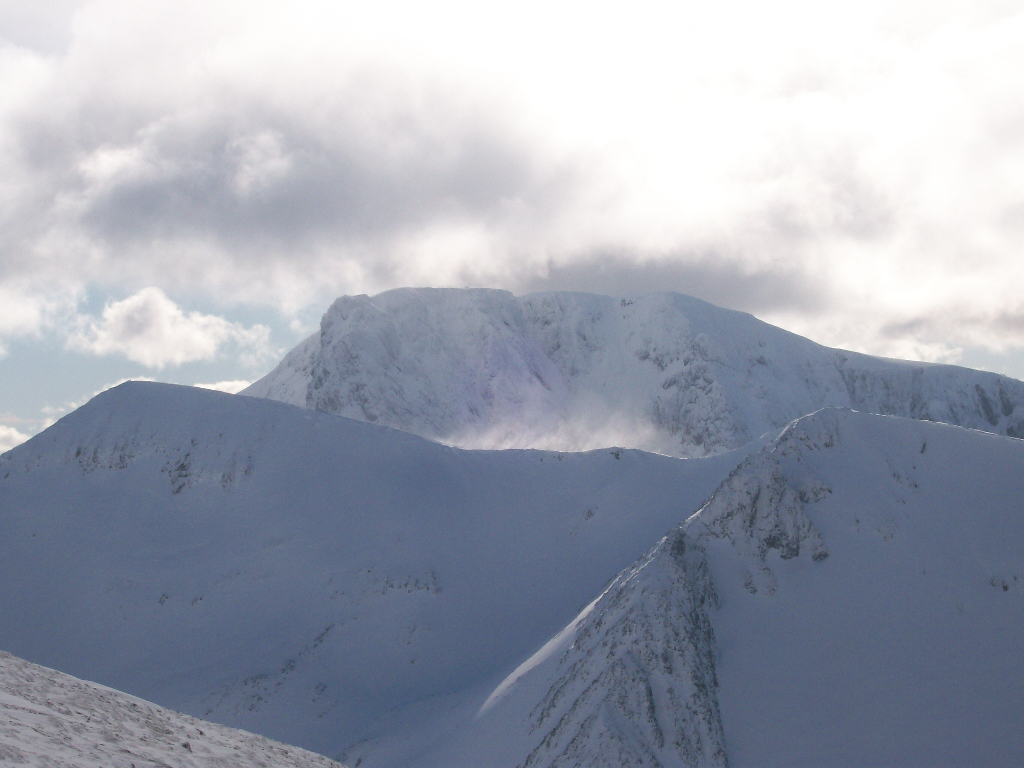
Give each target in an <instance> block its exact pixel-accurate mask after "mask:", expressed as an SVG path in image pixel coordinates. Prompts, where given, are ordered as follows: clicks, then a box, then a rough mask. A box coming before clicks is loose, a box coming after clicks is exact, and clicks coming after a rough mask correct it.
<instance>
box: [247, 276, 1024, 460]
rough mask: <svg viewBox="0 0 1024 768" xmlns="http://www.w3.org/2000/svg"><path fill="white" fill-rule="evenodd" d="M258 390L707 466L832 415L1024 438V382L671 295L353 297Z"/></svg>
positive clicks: (429, 431) (446, 434) (500, 444)
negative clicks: (854, 344)
mask: <svg viewBox="0 0 1024 768" xmlns="http://www.w3.org/2000/svg"><path fill="white" fill-rule="evenodd" d="M243 393H244V394H248V395H251V396H255V397H266V398H270V399H277V400H281V401H283V402H288V403H291V404H293V405H298V406H300V407H305V408H310V409H313V410H320V411H324V412H327V413H336V414H339V415H345V416H348V417H350V418H355V419H359V420H363V421H371V422H374V423H380V424H385V425H387V426H393V427H395V428H398V429H402V430H404V431H408V432H413V433H415V434H420V435H423V436H425V437H429V438H431V439H435V440H438V441H440V442H445V443H448V444H452V445H459V446H463V447H469V448H507V447H536V448H542V449H552V450H580V449H588V448H591V449H592V448H598V447H604V446H607V445H613V444H614V445H624V446H626V447H632V448H640V449H643V450H648V451H654V452H658V453H665V454H668V455H674V456H683V457H696V456H704V455H713V454H715V453H721V452H724V451H726V450H730V449H733V448H737V447H739V446H741V445H743V444H745V443H746V442H748V441H750V440H751V439H754V438H757V437H758V436H760V435H762V434H764V433H766V432H771V431H773V430H778V429H781V428H782V427H784V426H785V425H786V424H787V423H788V422H789V421H791V420H792V419H795V418H798V417H800V416H803V415H805V414H807V413H810V412H812V411H815V410H818V409H819V408H822V407H852V408H855V409H857V410H864V411H869V412H872V413H880V414H883V415H897V416H905V417H908V418H915V419H922V420H930V421H942V422H947V423H952V424H955V425H958V426H966V427H969V428H973V429H981V430H984V431H990V432H994V433H997V434H1006V435H1010V436H1014V435H1017V436H1024V382H1019V381H1016V380H1014V379H1010V378H1008V377H1005V376H1000V375H998V374H992V373H986V372H981V371H972V370H971V369H967V368H960V367H958V366H948V365H939V364H927V363H911V362H907V361H897V360H887V359H883V358H875V357H870V356H867V355H861V354H858V353H853V352H846V351H843V350H835V349H829V348H827V347H822V346H820V345H818V344H816V343H814V342H812V341H809V340H808V339H804V338H802V337H800V336H797V335H795V334H792V333H789V332H788V331H784V330H782V329H780V328H775V327H773V326H771V325H768V324H767V323H763V322H761V321H759V320H757V319H756V318H754V317H753V316H752V315H748V314H745V313H741V312H735V311H733V310H725V309H721V308H719V307H715V306H714V305H711V304H708V303H706V302H703V301H700V300H699V299H694V298H692V297H688V296H684V295H682V294H671V293H664V294H647V295H644V296H638V297H632V298H626V297H609V296H598V295H593V294H585V293H570V292H562V293H557V292H556V293H541V294H529V295H527V296H523V297H519V298H517V297H515V296H513V295H512V294H511V293H509V292H507V291H496V290H489V289H396V290H394V291H388V292H385V293H382V294H379V295H377V296H374V297H369V296H345V297H341V298H339V299H337V300H336V301H335V302H334V303H333V304H332V305H331V307H330V308H329V309H328V310H327V312H326V313H325V314H324V317H323V320H322V321H321V328H320V331H319V333H317V334H313V335H312V336H310V337H309V338H308V339H306V340H305V341H303V342H302V343H301V344H299V345H298V346H297V347H296V348H295V349H294V350H292V351H291V352H290V353H288V355H286V356H285V358H284V360H282V362H281V363H280V364H279V365H278V367H277V368H275V369H274V371H272V372H271V373H269V374H268V375H267V376H265V377H263V378H262V379H260V380H259V381H257V382H255V383H254V384H252V385H251V386H250V387H249V388H247V389H246V390H244V392H243Z"/></svg>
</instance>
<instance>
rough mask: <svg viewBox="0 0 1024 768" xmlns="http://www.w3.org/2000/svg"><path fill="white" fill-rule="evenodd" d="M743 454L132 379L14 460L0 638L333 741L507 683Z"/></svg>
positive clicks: (66, 662)
mask: <svg viewBox="0 0 1024 768" xmlns="http://www.w3.org/2000/svg"><path fill="white" fill-rule="evenodd" d="M743 455H745V453H743V452H737V453H734V454H729V455H724V456H719V457H714V458H711V459H701V460H693V461H682V460H679V459H673V458H669V457H664V456H657V455H652V454H644V453H641V452H638V451H632V450H621V449H610V448H606V449H604V450H601V451H595V452H591V453H584V454H560V453H552V452H539V451H497V452H496V451H464V450H458V449H454V448H450V447H447V446H444V445H440V444H438V443H435V442H431V441H428V440H425V439H423V438H420V437H417V436H415V435H410V434H407V433H404V432H399V431H396V430H391V429H386V428H384V427H379V426H375V425H372V424H365V423H361V422H357V421H353V420H350V419H344V418H339V417H336V416H332V415H327V414H321V413H316V412H313V411H309V410H304V409H300V408H295V407H293V406H289V405H284V404H281V403H277V402H273V401H270V400H263V399H257V398H250V397H239V396H234V395H226V394H222V393H218V392H211V391H206V390H199V389H193V388H189V387H176V386H172V385H166V384H154V383H144V382H136V383H128V384H124V385H121V386H120V387H117V388H115V389H112V390H109V391H107V392H105V393H103V394H101V395H99V396H98V397H96V398H95V399H93V400H92V401H90V402H89V403H88V404H86V405H85V406H83V407H82V408H80V409H79V410H77V411H75V412H74V413H72V414H70V415H68V416H66V417H65V418H63V419H62V420H61V421H59V422H58V423H57V424H55V425H54V426H52V427H50V428H49V429H48V430H46V431H45V432H43V433H41V434H40V435H37V436H36V437H34V438H33V439H31V440H30V441H28V442H27V443H24V444H23V445H21V446H19V447H17V448H15V449H14V450H12V451H10V452H9V453H7V454H4V456H3V457H0V617H3V618H2V620H0V648H2V649H4V650H6V651H9V652H12V653H15V654H17V655H18V656H21V657H24V658H27V659H29V660H30V661H33V662H37V663H42V664H45V665H47V666H49V667H53V668H55V669H60V670H62V671H64V672H67V673H70V674H74V675H76V676H78V677H82V678H86V679H90V680H95V681H98V682H100V683H103V684H104V685H109V686H111V687H113V688H116V689H118V690H123V691H127V692H129V693H131V694H134V695H138V696H142V697H143V698H146V699H148V700H150V701H154V702H156V703H158V704H161V705H163V706H168V707H171V708H174V709H177V710H180V711H183V712H187V713H190V714H193V715H196V716H200V717H205V718H208V719H211V720H215V721H217V722H222V723H225V724H228V725H232V726H236V727H242V728H245V729H246V730H250V731H254V732H258V733H262V734H264V735H267V736H270V737H272V738H277V739H280V740H282V741H286V742H288V743H293V744H297V745H299V746H302V747H306V748H310V749H314V750H316V751H318V752H321V753H324V754H328V755H330V756H336V755H337V754H338V753H339V751H340V750H342V749H344V748H347V747H350V746H351V745H353V744H354V743H356V742H359V741H361V740H364V739H371V738H378V737H380V736H382V735H383V734H384V733H385V731H388V732H390V731H391V730H392V729H394V730H395V731H396V732H397V731H398V730H400V728H399V726H401V727H403V728H404V727H407V726H408V723H409V722H411V721H412V719H415V717H419V716H420V715H419V714H416V713H417V712H420V710H419V709H416V707H417V706H419V707H420V709H423V708H424V707H426V708H427V709H430V708H431V707H441V708H446V707H457V706H459V704H460V702H462V701H463V700H464V699H465V697H466V696H469V697H470V699H471V698H472V696H473V695H475V693H471V694H466V693H464V692H465V691H473V690H476V689H477V688H479V689H480V690H483V688H486V687H487V686H488V685H493V684H494V683H495V682H496V680H500V678H501V677H502V676H504V675H505V674H506V673H507V668H508V665H509V664H510V663H512V662H514V661H515V660H517V659H520V658H524V657H525V656H528V655H529V654H530V653H532V652H533V650H534V649H535V648H536V647H537V646H538V645H539V644H540V643H542V642H543V641H544V639H545V638H546V637H547V636H549V635H550V634H551V633H553V632H554V631H556V630H557V629H558V628H559V627H561V626H563V625H564V624H566V623H567V622H568V621H570V620H571V619H572V617H573V616H574V615H575V614H576V613H577V612H578V610H579V608H580V607H581V606H582V605H583V604H584V603H585V602H587V601H588V600H590V599H591V597H592V595H593V594H594V593H596V592H598V591H599V590H600V589H601V588H602V586H603V585H605V584H606V582H607V581H608V579H609V578H611V577H612V576H614V574H615V573H617V572H618V571H619V570H621V569H622V568H623V567H625V566H627V565H628V564H629V563H630V562H632V561H633V560H635V559H636V558H637V557H638V556H640V555H641V554H642V553H643V552H644V551H645V550H646V549H647V548H648V547H649V546H650V544H651V542H652V541H655V540H657V539H658V538H659V537H660V536H661V535H663V533H664V532H665V531H666V530H668V529H669V528H670V527H672V526H673V525H675V524H677V523H678V522H679V521H680V520H681V519H683V517H685V515H686V514H687V513H688V512H689V511H691V510H692V509H693V508H695V507H696V506H697V505H698V504H699V503H700V501H701V500H702V499H703V498H705V497H706V496H707V495H708V494H709V493H710V492H711V491H712V490H713V489H714V488H715V487H716V486H717V485H718V484H719V483H720V482H721V480H722V479H723V478H724V477H726V476H727V475H728V473H729V472H730V471H731V470H732V468H733V467H734V466H735V465H736V464H737V463H738V462H739V461H740V460H741V459H742V457H743ZM417 702H419V703H420V704H417ZM431 711H432V710H431ZM396 713H397V714H396ZM395 718H398V720H395ZM355 762H356V761H355V760H353V761H352V763H353V764H354V763H355Z"/></svg>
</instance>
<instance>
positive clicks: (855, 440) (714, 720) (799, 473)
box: [369, 410, 1024, 768]
mask: <svg viewBox="0 0 1024 768" xmlns="http://www.w3.org/2000/svg"><path fill="white" fill-rule="evenodd" d="M1022 500H1024V441H1020V440H1014V439H1009V438H1000V437H994V436H991V435H986V434H982V433H978V432H972V431H967V430H963V429H958V428H954V427H948V426H944V425H934V424H923V423H920V422H916V423H915V422H912V421H908V420H903V419H895V418H886V417H880V416H872V415H866V414H858V413H854V412H850V411H836V410H826V411H821V412H819V413H816V414H814V415H812V416H808V417H806V418H804V419H801V420H799V421H797V422H796V423H794V424H793V425H791V426H790V427H788V428H787V429H786V430H785V432H784V433H783V434H782V435H781V436H780V437H779V438H778V439H777V440H775V441H773V442H772V443H771V444H769V445H768V446H766V447H765V448H764V449H763V450H761V451H759V452H758V453H756V454H753V455H752V456H750V457H749V458H748V459H747V460H745V461H744V462H743V463H742V464H741V465H740V466H739V467H738V468H737V469H736V471H735V472H733V473H732V474H731V475H730V477H729V478H728V479H727V480H726V481H725V482H723V484H722V486H721V487H720V488H719V489H718V490H717V491H716V492H715V494H714V495H713V496H712V497H711V498H710V499H709V500H708V502H707V503H706V504H704V505H703V506H702V507H701V509H700V510H699V511H698V512H697V513H696V514H694V515H693V516H692V517H690V518H689V519H688V520H687V521H686V522H685V523H684V524H683V525H682V526H681V527H679V528H677V529H675V530H673V531H672V532H671V533H670V534H669V535H668V536H667V537H665V538H664V539H663V540H662V541H661V542H660V543H659V544H657V545H656V546H655V547H654V548H653V549H652V550H651V551H649V552H648V553H647V554H646V555H645V556H644V557H642V558H640V559H639V560H638V561H637V563H636V564H634V565H633V566H631V567H630V568H627V569H626V570H624V571H623V572H622V573H620V575H619V576H618V578H617V579H616V580H615V581H614V582H613V583H612V584H611V586H610V587H608V588H607V590H605V591H604V592H603V593H602V594H601V596H600V597H599V599H597V600H595V602H594V603H593V604H591V605H590V606H588V607H587V608H586V609H585V610H584V611H583V612H582V613H581V614H580V616H578V617H577V618H576V619H575V620H574V621H573V622H572V623H570V624H569V625H568V626H567V627H566V628H565V629H564V630H563V631H562V632H561V633H559V634H558V635H557V636H556V637H555V638H554V639H553V640H551V641H550V642H549V643H547V644H546V645H545V646H544V647H543V648H542V649H541V650H540V651H538V652H537V653H536V654H535V655H534V656H533V657H531V658H529V659H528V660H527V661H525V662H524V663H523V664H522V665H520V667H519V668H518V669H517V670H516V671H515V672H513V673H512V674H511V675H510V676H509V677H508V678H507V679H506V680H505V681H504V682H502V683H501V685H499V686H497V688H496V689H495V690H493V691H492V692H491V693H490V695H489V696H486V694H483V695H481V696H480V697H478V700H479V701H481V702H482V706H481V707H480V709H479V711H478V714H477V715H476V717H467V718H466V719H465V720H464V721H463V722H462V723H461V725H460V728H459V729H456V730H455V733H456V734H457V735H456V736H455V737H454V738H452V739H450V740H449V741H447V742H446V743H443V744H440V745H435V746H434V747H433V748H432V749H430V750H427V751H425V752H423V753H421V754H420V755H419V756H418V757H417V758H416V759H414V760H411V761H409V764H410V765H414V766H424V767H425V766H437V767H439V766H448V767H449V768H453V767H457V766H466V767H467V768H468V766H475V767H477V768H483V767H484V766H511V765H517V766H523V768H526V767H530V768H555V767H556V766H559V767H560V766H575V765H588V766H591V765H592V766H609V767H610V766H640V765H644V766H664V767H665V768H669V766H672V767H673V768H676V767H682V766H687V767H694V766H725V765H727V764H728V765H730V766H732V767H733V768H742V767H743V766H751V767H752V768H753V767H754V766H761V767H768V768H770V767H771V766H851V767H854V766H865V765H899V766H929V767H932V766H978V765H993V766H994V765H1000V766H1003V765H1005V766H1009V765H1021V764H1022V763H1024V730H1022V729H1021V728H1020V724H1021V723H1022V722H1024V696H1021V691H1024V633H1021V631H1020V628H1021V627H1022V626H1024V556H1022V553H1024V501H1022ZM369 764H371V765H373V763H372V762H371V763H369Z"/></svg>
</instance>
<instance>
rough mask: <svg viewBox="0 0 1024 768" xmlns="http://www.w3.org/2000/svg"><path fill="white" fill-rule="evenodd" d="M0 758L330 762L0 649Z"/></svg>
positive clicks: (116, 763) (101, 764)
mask: <svg viewBox="0 0 1024 768" xmlns="http://www.w3.org/2000/svg"><path fill="white" fill-rule="evenodd" d="M0 764H3V765H27V766H48V768H129V766H136V767H137V768H144V766H169V765H173V766H180V768H199V767H200V766H202V767H203V768H206V766H221V767H222V768H257V766H259V768H268V767H269V768H327V767H329V766H335V767H336V768H341V766H339V764H338V763H335V762H332V761H331V760H328V759H327V758H326V757H323V756H322V755H316V754H313V753H312V752H306V751H305V750H302V749H296V748H295V747H290V746H288V745H286V744H280V743H277V742H273V741H268V740H267V739H265V738H263V737H262V736H256V735H255V734H252V733H246V732H245V731H236V730H234V729H233V728H225V727H224V726H222V725H215V724H213V723H208V722H205V721H203V720H197V719H195V718H194V717H189V716H188V715H182V714H180V713H178V712H172V711H170V710H168V709H164V708H163V707H158V706H156V705H154V704H150V703H149V702H148V701H143V700H142V699H136V698H135V697H133V696H128V695H127V694H124V693H121V692H120V691H115V690H112V689H110V688H105V687H103V686H102V685H96V684H94V683H88V682H85V681H83V680H78V679H76V678H74V677H71V676H69V675H65V674H62V673H60V672H55V671H54V670H52V669H47V668H46V667H40V666H37V665H36V664H30V663H29V662H27V661H24V660H22V659H19V658H17V657H15V656H11V655H9V654H6V653H3V652H0Z"/></svg>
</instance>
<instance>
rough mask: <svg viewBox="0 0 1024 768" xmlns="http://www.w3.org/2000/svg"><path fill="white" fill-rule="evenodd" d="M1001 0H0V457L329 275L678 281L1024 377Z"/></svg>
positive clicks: (246, 362) (773, 316) (1021, 82)
mask: <svg viewBox="0 0 1024 768" xmlns="http://www.w3.org/2000/svg"><path fill="white" fill-rule="evenodd" d="M1022 247H1024V2H984V1H983V0H973V1H972V2H943V0H929V1H928V2H920V3H918V2H899V1H898V0H891V1H889V2H878V3H873V2H865V1H864V0H859V1H858V2H855V3H854V2H850V3H842V2H835V3H821V2H763V1H762V2H749V3H748V2H717V3H706V2H702V3H700V4H696V3H693V4H687V3H685V2H673V3H639V2H633V3H628V4H627V3H615V4H602V3H596V2H588V3H557V2H551V0H547V1H546V2H543V3H536V4H531V3H528V2H517V3H514V4H513V3H509V4H504V5H501V4H497V3H445V2H430V3H423V2H410V3H402V2H387V1H386V0H385V1H383V2H375V3H365V2H361V3H351V4H348V3H343V2H329V3H328V2H325V3H304V2H296V1H295V0H293V1H292V2H288V3H283V2H281V3H263V2H258V1H254V0H246V2H237V3H235V2H220V1H218V0H204V1H203V2H189V1H188V0H175V1H174V2H160V1H159V0H152V1H147V2H145V3H139V2H134V1H122V0H101V1H97V2H91V1H88V0H83V1H81V2H79V1H77V0H48V2H47V3H39V2H38V0H0V356H2V357H0V450H3V449H5V448H6V447H10V445H13V444H14V443H16V442H17V441H19V440H21V439H24V437H25V436H27V435H30V434H33V433H34V432H36V431H38V430H39V429H41V428H42V427H43V426H44V425H45V424H47V423H48V422H49V421H51V420H53V419H55V418H57V417H59V416H60V415H61V414H62V413H65V412H67V410H68V409H70V408H73V407H75V405H77V404H78V403H80V402H82V401H83V400H84V399H86V398H88V397H89V396H91V395H92V394H93V393H95V392H96V391H97V390H99V389H101V388H103V387H104V386H107V385H109V384H111V383H113V382H116V381H118V380H121V379H124V378H126V377H134V378H141V377H149V378H154V379H158V380H164V381H174V382H180V383H190V384H192V383H206V384H215V383H216V384H220V385H221V386H222V387H223V388H227V389H231V388H232V387H233V386H234V387H237V386H239V385H238V384H237V383H236V384H234V385H233V384H231V382H240V381H250V380H253V379H255V378H257V377H259V376H260V375H262V374H263V373H265V372H266V371H267V370H269V369H270V368H271V367H272V366H273V364H274V363H275V362H276V361H277V359H278V358H279V356H280V355H281V353H282V352H283V351H284V350H286V349H288V348H290V347H291V346H293V345H294V344H295V343H296V342H298V341H299V340H300V339H301V338H303V337H304V336H305V335H308V334H309V333H310V332H312V330H313V329H314V328H315V327H316V324H317V322H318V320H319V316H320V314H321V313H322V312H323V310H324V309H325V308H326V306H327V305H328V304H329V302H330V301H331V300H332V299H333V298H334V297H336V296H338V295H341V294H344V293H370V294H372V293H375V292H379V291H381V290H385V289H388V288H392V287H396V286H402V285H433V286H491V287H501V288H507V289H510V290H512V291H514V292H516V293H524V292H529V291H537V290H547V289H554V288H558V289H562V288H571V289H577V290H589V291H595V292H604V293H638V292H646V291H651V290H677V291H681V292H684V293H689V294H691V295H695V296H698V297H701V298H704V299H707V300H709V301H712V302H714V303H717V304H720V305H723V306H728V307H733V308H736V309H742V310H745V311H749V312H752V313H754V314H755V315H757V316H758V317H761V318H762V319H765V320H767V321H769V322H772V323H775V324H778V325H782V326H784V327H786V328H789V329H791V330H793V331H796V332H798V333H801V334H803V335H806V336H809V337H810V338H813V339H815V340H817V341H820V342H823V343H826V344H830V345H834V346H843V347H846V348H851V349H857V350H860V351H867V352H872V353H875V354H882V355H889V356H899V357H907V358H912V359H921V360H930V361H951V362H959V363H961V364H965V365H972V366H976V367H985V368H988V369H992V370H997V371H1001V372H1004V373H1008V374H1010V375H1013V376H1016V377H1018V378H1024V255H1022V254H1024V252H1022Z"/></svg>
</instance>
